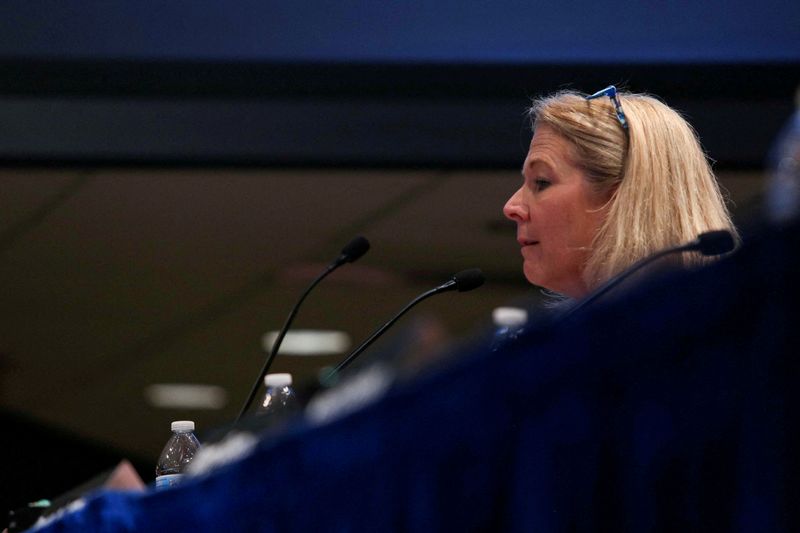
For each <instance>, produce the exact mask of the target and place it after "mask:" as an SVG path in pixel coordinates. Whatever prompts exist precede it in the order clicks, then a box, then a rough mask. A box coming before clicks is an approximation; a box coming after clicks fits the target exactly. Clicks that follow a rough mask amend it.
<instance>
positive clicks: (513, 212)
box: [503, 188, 528, 222]
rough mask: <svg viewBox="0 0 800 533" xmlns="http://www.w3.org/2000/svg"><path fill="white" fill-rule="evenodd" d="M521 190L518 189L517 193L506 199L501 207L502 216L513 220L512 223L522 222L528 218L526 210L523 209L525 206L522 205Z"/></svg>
mask: <svg viewBox="0 0 800 533" xmlns="http://www.w3.org/2000/svg"><path fill="white" fill-rule="evenodd" d="M521 197H522V188H520V189H518V190H517V192H515V193H514V194H512V195H511V198H509V199H508V201H507V202H506V205H505V206H503V214H504V215H505V216H506V218H509V219H511V220H513V221H514V222H522V221H523V220H525V219H526V218H527V216H528V210H527V209H525V206H524V205H523V203H522V201H521V200H522V198H521Z"/></svg>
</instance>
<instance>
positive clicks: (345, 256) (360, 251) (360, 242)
mask: <svg viewBox="0 0 800 533" xmlns="http://www.w3.org/2000/svg"><path fill="white" fill-rule="evenodd" d="M368 250H369V241H368V240H367V239H365V238H364V237H360V236H359V237H356V238H354V239H353V240H351V241H350V242H349V243H347V245H345V247H344V248H342V252H341V253H340V254H339V257H337V258H336V259H334V260H333V262H331V264H330V265H328V266H327V267H326V268H325V270H324V271H323V272H322V274H320V275H319V276H317V278H316V279H315V280H314V281H312V282H311V285H309V286H308V288H307V289H306V291H305V292H304V293H303V295H302V296H301V297H300V299H299V300H298V301H297V303H296V304H295V306H294V308H292V311H291V313H289V316H288V317H287V318H286V322H285V323H284V324H283V327H282V328H281V330H280V332H279V333H278V336H277V337H276V339H275V342H274V343H273V344H272V349H271V350H270V353H269V357H267V361H266V362H265V363H264V368H262V369H261V373H260V374H259V375H258V378H257V379H256V381H255V383H253V388H252V389H251V390H250V395H249V396H248V397H247V401H246V402H245V403H244V406H242V410H241V411H239V416H237V417H236V422H238V421H239V420H240V419H241V418H242V416H243V415H244V413H245V412H246V411H247V409H248V408H249V407H250V404H252V403H253V399H254V398H255V397H256V393H257V392H258V389H259V387H260V386H261V382H262V381H263V379H264V376H266V375H267V372H269V367H270V366H271V365H272V361H273V360H274V359H275V356H276V355H277V354H278V349H279V348H280V346H281V343H282V342H283V337H285V336H286V332H287V331H289V327H290V326H291V325H292V321H293V320H294V317H295V315H297V311H298V309H300V304H302V303H303V300H305V299H306V296H308V293H310V292H311V289H313V288H314V287H316V286H317V283H319V282H320V281H322V279H323V278H324V277H325V276H327V275H328V274H330V273H331V272H333V271H334V270H336V269H337V268H339V267H340V266H342V265H343V264H345V263H352V262H353V261H355V260H357V259H358V258H360V257H361V256H362V255H364V254H365V253H367V251H368ZM234 423H235V422H234Z"/></svg>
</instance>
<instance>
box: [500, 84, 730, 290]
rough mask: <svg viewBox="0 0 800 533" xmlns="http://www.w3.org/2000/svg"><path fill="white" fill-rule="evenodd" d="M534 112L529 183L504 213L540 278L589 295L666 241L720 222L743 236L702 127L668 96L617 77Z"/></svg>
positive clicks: (545, 101) (530, 274)
mask: <svg viewBox="0 0 800 533" xmlns="http://www.w3.org/2000/svg"><path fill="white" fill-rule="evenodd" d="M530 116H531V120H532V125H533V130H534V135H533V139H532V140H531V145H530V150H529V152H528V156H527V157H526V159H525V163H524V165H523V168H522V175H523V177H524V182H523V184H522V186H521V187H520V188H519V190H517V191H516V192H515V193H514V194H513V195H512V196H511V198H510V199H509V200H508V202H507V203H506V205H505V207H504V209H503V212H504V214H505V216H506V217H508V218H510V219H511V220H513V221H515V222H516V223H517V241H518V242H519V245H520V247H521V252H522V257H523V271H524V273H525V276H526V278H527V279H528V281H530V282H531V283H533V284H534V285H538V286H540V287H544V288H546V289H549V290H551V291H553V292H556V293H559V294H562V295H564V296H568V297H571V298H582V297H583V296H585V295H587V294H588V293H589V292H591V290H592V289H594V288H596V287H597V286H599V285H600V284H602V283H603V282H605V281H607V280H608V279H609V278H611V277H612V276H614V275H615V274H617V273H619V272H621V271H622V270H624V269H625V268H626V267H628V266H630V265H631V264H633V263H634V262H636V261H638V260H639V259H642V258H644V257H647V256H648V255H651V254H652V253H654V252H656V251H658V250H660V249H663V248H666V247H669V246H674V245H678V244H681V243H684V242H688V241H691V240H692V239H694V238H695V237H697V235H698V234H699V233H703V232H705V231H710V230H717V229H728V230H730V231H731V232H733V233H734V235H735V229H734V227H733V224H732V222H731V219H730V215H729V213H728V210H727V208H726V207H725V202H724V201H723V198H722V195H721V194H720V190H719V187H718V185H717V182H716V179H715V177H714V174H713V173H712V171H711V168H710V166H709V163H708V160H707V159H706V156H705V154H704V152H703V150H702V148H701V146H700V143H699V141H698V140H697V136H696V135H695V133H694V131H693V130H692V128H691V126H690V125H689V124H688V123H687V122H686V121H685V120H684V119H683V118H682V117H681V116H680V115H679V114H678V113H677V112H675V111H674V110H673V109H671V108H670V107H668V106H667V105H665V104H664V103H662V102H660V101H659V100H657V99H655V98H653V97H650V96H646V95H637V94H630V93H621V92H620V93H618V92H617V90H616V88H615V87H614V86H610V87H608V88H606V89H603V90H602V91H599V92H597V93H595V94H593V95H590V96H586V95H582V94H579V93H576V92H561V93H557V94H555V95H553V96H549V97H546V98H542V99H539V100H537V101H535V102H534V104H533V106H532V108H531V109H530ZM682 260H683V261H684V263H685V264H687V265H689V264H692V263H694V262H698V261H701V260H702V259H700V258H699V257H697V256H695V254H684V255H683V259H682Z"/></svg>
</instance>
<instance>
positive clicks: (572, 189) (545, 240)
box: [503, 124, 609, 298]
mask: <svg viewBox="0 0 800 533" xmlns="http://www.w3.org/2000/svg"><path fill="white" fill-rule="evenodd" d="M573 159H574V158H573V155H572V145H571V144H570V143H569V142H568V141H567V140H566V139H564V138H563V137H562V136H561V135H559V134H557V133H556V132H555V130H553V129H552V128H551V127H549V126H547V125H546V124H542V125H539V126H538V127H537V128H536V131H535V132H534V135H533V140H531V146H530V150H529V151H528V156H527V157H526V158H525V164H524V166H523V167H522V175H523V177H524V182H523V184H522V187H520V188H519V190H518V191H517V192H515V193H514V195H513V196H511V198H509V200H508V202H506V205H505V207H504V208H503V213H504V214H505V216H506V217H508V218H510V219H511V220H513V221H515V222H516V223H517V242H518V243H519V245H520V246H521V252H522V257H523V271H524V272H525V277H526V278H527V279H528V281H530V282H531V283H533V284H534V285H538V286H540V287H544V288H546V289H550V290H552V291H555V292H558V293H560V294H564V295H566V296H570V297H572V298H580V297H582V296H584V295H586V293H587V292H588V288H587V287H586V284H585V283H584V282H583V279H582V273H583V269H584V267H585V265H586V261H587V259H588V257H589V252H590V249H591V246H592V241H593V240H594V237H595V235H596V233H597V231H598V229H599V228H600V225H601V224H602V222H603V219H604V217H605V213H606V210H607V206H606V204H607V201H608V196H609V195H606V196H602V197H601V196H600V195H598V194H596V193H595V192H594V191H593V190H592V189H591V187H590V186H589V182H588V181H587V180H586V177H585V174H584V172H583V171H582V170H581V169H580V168H578V167H577V166H575V164H574V163H573Z"/></svg>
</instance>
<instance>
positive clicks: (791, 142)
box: [767, 88, 800, 223]
mask: <svg viewBox="0 0 800 533" xmlns="http://www.w3.org/2000/svg"><path fill="white" fill-rule="evenodd" d="M768 162H769V167H770V176H769V181H768V182H767V183H768V185H767V215H768V216H769V219H770V220H771V221H772V222H777V223H782V222H786V221H788V220H790V219H792V218H794V217H796V216H798V214H800V88H798V90H797V95H796V97H795V111H794V113H793V114H792V116H791V117H790V118H789V120H788V121H787V123H786V125H785V126H784V127H783V129H782V130H781V132H780V133H779V134H778V137H777V139H775V142H774V144H773V146H772V148H771V150H770V154H769V161H768Z"/></svg>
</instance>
